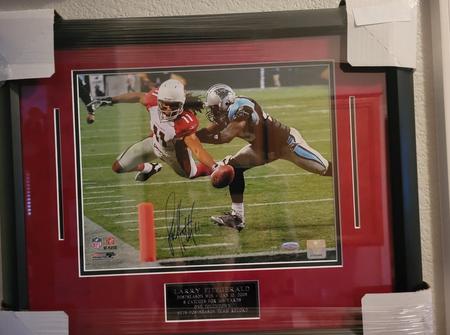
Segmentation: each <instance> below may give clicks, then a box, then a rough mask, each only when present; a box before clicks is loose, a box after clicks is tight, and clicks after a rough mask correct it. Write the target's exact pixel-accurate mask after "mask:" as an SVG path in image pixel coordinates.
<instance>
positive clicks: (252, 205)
mask: <svg viewBox="0 0 450 335" xmlns="http://www.w3.org/2000/svg"><path fill="white" fill-rule="evenodd" d="M327 201H334V199H333V198H323V199H305V200H291V201H276V202H261V203H253V204H246V205H245V206H247V207H258V206H273V205H292V204H303V203H305V204H306V203H314V202H327ZM229 207H230V205H220V206H209V207H195V208H194V211H198V210H200V211H202V210H209V209H219V208H229ZM126 208H136V206H125V207H109V208H97V209H94V210H108V211H110V210H113V209H126ZM178 210H179V211H180V212H185V211H191V210H192V207H185V208H180V209H178ZM165 212H167V210H165V209H158V210H155V211H154V213H165ZM127 214H136V212H132V213H117V214H104V216H119V215H127Z"/></svg>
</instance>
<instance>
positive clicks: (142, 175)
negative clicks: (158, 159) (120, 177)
mask: <svg viewBox="0 0 450 335" xmlns="http://www.w3.org/2000/svg"><path fill="white" fill-rule="evenodd" d="M150 165H151V166H152V169H151V170H150V171H149V172H144V171H139V172H138V173H137V174H136V177H134V180H135V181H138V182H141V183H143V182H144V181H146V180H147V179H148V178H150V177H151V176H153V175H154V174H156V173H158V172H159V171H161V169H162V165H161V164H159V163H150Z"/></svg>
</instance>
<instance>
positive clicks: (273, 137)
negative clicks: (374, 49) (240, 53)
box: [72, 62, 341, 275]
mask: <svg viewBox="0 0 450 335" xmlns="http://www.w3.org/2000/svg"><path fill="white" fill-rule="evenodd" d="M72 74H73V77H72V84H73V90H74V93H73V97H74V101H73V105H74V111H75V113H74V114H75V115H74V121H75V125H76V127H75V134H74V136H75V142H76V146H77V148H76V161H77V185H78V186H77V187H78V216H79V217H78V222H79V227H78V235H79V236H78V244H79V259H80V274H81V275H108V274H121V273H152V272H159V273H161V272H162V273H165V272H180V271H181V272H182V271H209V270H215V269H240V268H243V269H244V268H245V269H251V268H280V267H283V268H284V267H316V266H317V267H320V266H338V265H340V264H341V250H340V248H341V245H340V222H339V212H338V211H339V206H338V205H337V204H338V199H337V190H336V187H337V186H336V185H337V178H336V177H335V168H336V164H335V162H334V158H335V156H336V154H335V151H336V149H335V146H336V139H335V133H334V128H335V127H334V123H335V119H334V118H335V116H334V108H335V107H334V96H335V94H334V63H332V62H303V63H279V64H278V63H277V64H246V65H239V66H217V67H193V68H181V67H175V68H167V69H159V68H158V69H141V68H139V69H108V70H103V69H98V70H95V69H94V70H91V69H90V70H74V71H72Z"/></svg>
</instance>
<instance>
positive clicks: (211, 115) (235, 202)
mask: <svg viewBox="0 0 450 335" xmlns="http://www.w3.org/2000/svg"><path fill="white" fill-rule="evenodd" d="M206 105H207V107H208V108H209V110H208V112H207V117H208V119H209V120H210V121H211V122H212V123H211V124H210V125H209V126H208V127H207V128H202V129H200V130H199V131H198V132H197V136H198V138H199V139H200V141H202V142H204V143H213V144H220V143H228V142H230V141H231V140H232V139H234V138H235V137H239V138H242V139H244V140H246V141H247V142H248V143H249V144H248V145H246V146H245V147H243V148H242V149H241V150H239V151H238V152H237V153H236V154H235V155H233V156H231V157H227V158H226V159H225V160H224V163H225V164H230V165H231V166H233V167H234V170H235V177H234V180H233V181H232V183H231V184H230V185H229V191H230V196H231V200H232V204H231V212H227V213H225V215H221V216H212V217H211V220H212V221H213V222H215V223H216V224H218V225H220V226H228V227H232V228H235V229H237V230H238V231H241V230H242V229H243V228H244V227H245V215H244V190H245V180H244V171H245V170H247V169H250V168H252V167H255V166H260V165H264V164H267V163H270V162H272V161H274V160H277V159H285V160H288V161H291V162H292V163H294V164H296V165H297V166H299V167H301V168H303V169H305V170H307V171H309V172H312V173H316V174H319V175H323V176H331V174H332V168H331V162H329V161H328V160H326V159H325V158H324V157H323V156H322V155H321V154H320V153H319V152H317V151H316V150H314V149H313V148H311V147H310V146H309V145H308V144H307V143H306V141H305V140H304V139H303V137H302V136H301V135H300V132H299V131H298V130H297V129H295V128H291V127H288V126H286V125H284V124H282V123H281V122H279V121H277V120H276V119H274V118H272V117H271V116H269V115H267V114H266V113H265V112H264V111H263V110H262V108H261V106H260V105H259V104H258V103H257V102H256V101H255V100H253V99H250V98H246V97H238V96H236V94H235V93H234V91H233V90H232V89H231V87H229V86H228V85H225V84H216V85H213V86H211V87H210V88H209V89H208V91H207V95H206Z"/></svg>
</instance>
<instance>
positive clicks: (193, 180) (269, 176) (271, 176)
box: [85, 172, 313, 190]
mask: <svg viewBox="0 0 450 335" xmlns="http://www.w3.org/2000/svg"><path fill="white" fill-rule="evenodd" d="M311 174H313V173H311V172H300V173H279V174H267V175H264V176H245V179H260V178H273V177H294V176H305V175H311ZM209 181H210V180H209V178H202V179H186V180H174V181H165V182H150V183H134V184H119V185H104V186H88V187H86V188H85V189H87V190H93V189H98V188H116V187H117V188H118V187H133V186H145V185H167V184H185V183H205V182H209Z"/></svg>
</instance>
